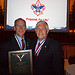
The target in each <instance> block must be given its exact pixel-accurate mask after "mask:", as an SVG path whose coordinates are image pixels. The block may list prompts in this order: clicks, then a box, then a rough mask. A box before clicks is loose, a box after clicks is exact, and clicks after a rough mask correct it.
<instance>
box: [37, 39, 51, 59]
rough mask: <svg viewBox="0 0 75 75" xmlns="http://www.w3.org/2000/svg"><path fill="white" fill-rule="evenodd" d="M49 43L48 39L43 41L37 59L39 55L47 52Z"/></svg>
mask: <svg viewBox="0 0 75 75" xmlns="http://www.w3.org/2000/svg"><path fill="white" fill-rule="evenodd" d="M49 42H50V41H49V39H48V38H47V39H46V41H45V43H44V44H43V46H42V48H41V51H40V53H39V55H38V58H39V57H40V56H41V55H43V54H46V53H47V50H48V48H49Z"/></svg>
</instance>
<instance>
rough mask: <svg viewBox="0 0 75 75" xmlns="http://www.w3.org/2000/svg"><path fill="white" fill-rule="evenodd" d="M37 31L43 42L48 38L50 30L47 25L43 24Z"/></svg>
mask: <svg viewBox="0 0 75 75" xmlns="http://www.w3.org/2000/svg"><path fill="white" fill-rule="evenodd" d="M35 31H36V34H37V37H38V38H39V40H40V41H42V40H43V39H45V38H46V37H47V34H48V32H49V29H46V25H45V24H44V23H41V24H39V25H38V26H37V28H36V29H35Z"/></svg>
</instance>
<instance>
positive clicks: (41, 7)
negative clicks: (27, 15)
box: [31, 0, 45, 16]
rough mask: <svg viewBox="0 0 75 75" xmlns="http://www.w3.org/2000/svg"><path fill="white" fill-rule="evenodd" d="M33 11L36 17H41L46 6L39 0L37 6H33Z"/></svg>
mask: <svg viewBox="0 0 75 75" xmlns="http://www.w3.org/2000/svg"><path fill="white" fill-rule="evenodd" d="M31 9H32V10H33V13H34V14H35V15H37V16H39V15H41V14H42V13H43V11H44V10H45V6H44V4H41V3H40V1H39V0H37V2H36V4H32V5H31Z"/></svg>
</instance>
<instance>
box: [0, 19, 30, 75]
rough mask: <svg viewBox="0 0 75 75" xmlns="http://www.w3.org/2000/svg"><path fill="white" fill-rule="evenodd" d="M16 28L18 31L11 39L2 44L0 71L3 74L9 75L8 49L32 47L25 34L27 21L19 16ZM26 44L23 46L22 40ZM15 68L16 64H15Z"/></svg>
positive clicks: (15, 23)
mask: <svg viewBox="0 0 75 75" xmlns="http://www.w3.org/2000/svg"><path fill="white" fill-rule="evenodd" d="M14 30H15V31H16V33H15V34H14V36H13V37H11V39H10V40H9V41H7V42H5V43H3V44H2V45H1V49H0V50H1V52H0V73H1V75H9V73H8V51H16V50H25V49H31V46H30V45H31V40H30V39H28V38H26V37H25V36H24V34H25V31H26V21H25V20H24V19H22V18H18V19H17V20H15V22H14ZM22 39H23V43H24V45H23V46H22V41H21V40H22ZM14 68H15V66H14Z"/></svg>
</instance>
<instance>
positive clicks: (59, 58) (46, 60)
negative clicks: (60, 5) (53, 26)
mask: <svg viewBox="0 0 75 75" xmlns="http://www.w3.org/2000/svg"><path fill="white" fill-rule="evenodd" d="M35 32H36V34H37V37H38V39H37V40H35V41H34V45H33V53H34V75H64V60H63V51H62V47H61V45H60V43H59V42H57V41H56V40H53V39H51V38H48V37H47V34H48V33H49V28H48V24H47V23H46V22H45V21H39V22H38V23H37V24H36V28H35ZM39 42H40V46H39V47H38V44H39Z"/></svg>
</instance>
